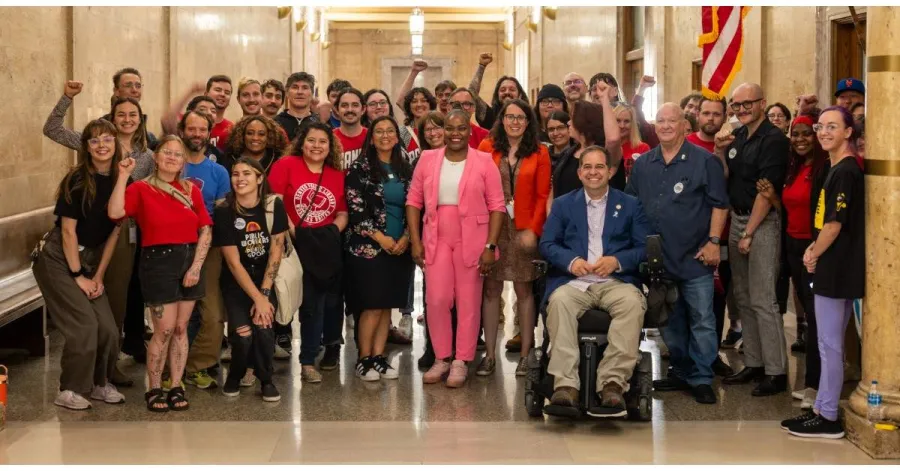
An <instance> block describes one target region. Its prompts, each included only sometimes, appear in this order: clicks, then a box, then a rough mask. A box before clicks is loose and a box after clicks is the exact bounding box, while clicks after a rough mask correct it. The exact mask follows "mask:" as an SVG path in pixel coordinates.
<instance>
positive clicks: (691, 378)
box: [660, 275, 719, 386]
mask: <svg viewBox="0 0 900 471" xmlns="http://www.w3.org/2000/svg"><path fill="white" fill-rule="evenodd" d="M660 333H662V336H663V340H665V342H666V346H667V347H668V348H669V355H670V357H669V364H670V365H672V370H673V373H674V374H675V376H676V377H678V378H680V379H682V380H684V381H687V383H688V384H690V385H691V386H697V385H701V384H712V380H713V371H712V364H713V362H714V361H715V359H716V355H718V351H719V342H718V341H717V334H716V315H715V314H714V313H713V276H712V275H706V276H701V277H700V278H694V279H693V280H687V281H681V282H679V283H678V302H677V303H676V304H675V311H674V312H673V313H672V314H671V315H670V317H669V323H668V324H667V325H666V326H665V327H663V328H661V329H660Z"/></svg>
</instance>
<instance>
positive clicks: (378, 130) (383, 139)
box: [372, 119, 400, 152]
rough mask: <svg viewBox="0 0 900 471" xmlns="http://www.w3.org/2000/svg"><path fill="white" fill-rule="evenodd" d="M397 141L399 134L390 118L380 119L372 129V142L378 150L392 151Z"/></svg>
mask: <svg viewBox="0 0 900 471" xmlns="http://www.w3.org/2000/svg"><path fill="white" fill-rule="evenodd" d="M398 142H400V136H398V135H397V128H396V127H395V126H394V123H392V122H391V121H390V120H387V119H386V120H384V121H380V122H379V123H378V124H376V125H375V128H374V129H372V143H373V144H375V149H377V150H378V151H379V152H390V151H392V150H393V149H394V146H395V145H397V143H398Z"/></svg>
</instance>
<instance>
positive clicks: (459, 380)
mask: <svg viewBox="0 0 900 471" xmlns="http://www.w3.org/2000/svg"><path fill="white" fill-rule="evenodd" d="M468 374H469V367H468V366H467V365H466V362H464V361H462V360H453V364H452V365H450V376H448V377H447V387H448V388H459V387H462V386H463V385H464V384H466V376H467V375H468Z"/></svg>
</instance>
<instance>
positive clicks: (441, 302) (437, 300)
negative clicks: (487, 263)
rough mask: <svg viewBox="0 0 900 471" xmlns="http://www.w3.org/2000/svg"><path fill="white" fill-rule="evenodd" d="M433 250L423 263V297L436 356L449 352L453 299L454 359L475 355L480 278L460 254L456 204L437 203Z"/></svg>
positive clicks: (460, 241) (482, 284) (479, 312)
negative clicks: (454, 317)
mask: <svg viewBox="0 0 900 471" xmlns="http://www.w3.org/2000/svg"><path fill="white" fill-rule="evenodd" d="M437 218H438V222H437V234H436V235H437V250H436V251H435V256H434V259H433V260H428V264H427V265H426V266H425V284H426V285H427V286H428V288H427V289H426V292H425V301H426V302H427V303H428V316H426V318H427V319H428V332H429V335H430V336H431V343H432V345H433V346H434V354H435V356H436V357H437V358H438V359H446V358H449V357H451V356H454V355H453V351H452V349H453V347H452V344H453V325H452V322H453V321H452V319H451V318H450V308H451V307H453V302H454V300H455V301H456V319H457V326H456V355H455V358H456V359H457V360H463V361H472V360H474V359H475V345H476V343H477V342H478V332H479V330H480V328H481V292H482V289H483V288H484V278H482V277H481V274H480V273H479V272H478V266H477V265H476V266H473V267H467V266H465V264H464V263H463V256H462V237H463V234H462V229H461V227H460V218H459V209H458V208H457V207H456V206H438V209H437Z"/></svg>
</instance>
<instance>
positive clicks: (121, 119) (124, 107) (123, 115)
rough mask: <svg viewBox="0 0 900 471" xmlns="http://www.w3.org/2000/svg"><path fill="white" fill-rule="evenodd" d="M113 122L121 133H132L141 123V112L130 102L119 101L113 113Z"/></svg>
mask: <svg viewBox="0 0 900 471" xmlns="http://www.w3.org/2000/svg"><path fill="white" fill-rule="evenodd" d="M113 124H114V125H116V130H117V131H118V132H119V133H121V134H126V135H128V134H134V133H135V132H137V130H138V127H139V126H140V125H141V114H140V112H138V107H137V106H134V104H132V103H128V102H125V103H121V104H119V106H117V107H116V109H115V112H114V114H113Z"/></svg>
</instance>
